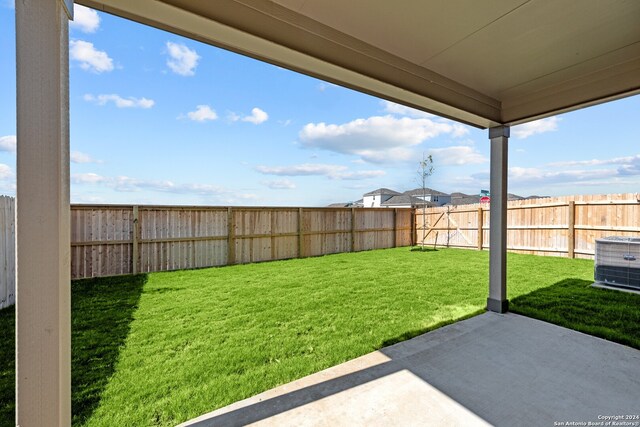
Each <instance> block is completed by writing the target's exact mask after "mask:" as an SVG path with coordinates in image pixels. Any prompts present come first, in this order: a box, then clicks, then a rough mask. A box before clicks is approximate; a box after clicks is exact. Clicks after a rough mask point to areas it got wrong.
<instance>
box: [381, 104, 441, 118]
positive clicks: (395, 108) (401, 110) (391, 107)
mask: <svg viewBox="0 0 640 427" xmlns="http://www.w3.org/2000/svg"><path fill="white" fill-rule="evenodd" d="M382 107H383V108H384V111H385V112H386V113H389V114H395V115H397V116H406V117H413V118H416V119H429V118H432V117H436V116H435V115H433V114H431V113H427V112H424V111H420V110H416V109H415V108H411V107H407V106H406V105H400V104H396V103H395V102H391V101H382Z"/></svg>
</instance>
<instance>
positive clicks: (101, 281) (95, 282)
mask: <svg viewBox="0 0 640 427" xmlns="http://www.w3.org/2000/svg"><path fill="white" fill-rule="evenodd" d="M146 282H147V275H146V274H138V275H134V276H131V275H129V276H116V277H107V278H95V279H83V280H77V281H74V282H73V283H72V286H71V293H72V298H71V359H72V360H71V395H72V414H73V424H74V425H81V424H83V423H84V422H85V421H86V420H88V419H89V418H90V417H91V415H92V413H93V411H94V410H95V409H96V408H97V407H98V405H99V403H100V399H101V398H102V394H103V392H104V390H105V388H106V387H107V384H108V383H109V379H110V378H111V376H112V375H113V373H114V372H115V368H116V363H117V361H118V357H119V355H120V351H121V349H122V348H123V346H124V344H125V340H126V338H127V335H128V334H129V330H130V325H131V322H132V321H133V315H134V313H135V311H136V310H137V308H138V302H139V300H140V295H141V294H142V289H143V287H144V284H145V283H146Z"/></svg>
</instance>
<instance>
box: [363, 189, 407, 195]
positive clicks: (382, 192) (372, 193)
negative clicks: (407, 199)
mask: <svg viewBox="0 0 640 427" xmlns="http://www.w3.org/2000/svg"><path fill="white" fill-rule="evenodd" d="M379 194H380V195H382V194H387V195H389V196H395V195H398V194H401V193H398V192H397V191H393V190H389V189H388V188H378V189H377V190H373V191H370V192H368V193H366V194H364V195H365V196H377V195H379Z"/></svg>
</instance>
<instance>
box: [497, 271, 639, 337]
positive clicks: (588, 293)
mask: <svg viewBox="0 0 640 427" xmlns="http://www.w3.org/2000/svg"><path fill="white" fill-rule="evenodd" d="M592 283H593V280H580V279H565V280H562V281H560V282H558V283H556V284H555V285H553V286H549V287H547V288H543V289H538V290H536V291H533V292H531V293H529V294H526V295H521V296H519V297H517V298H514V299H513V300H511V302H510V307H509V309H510V310H511V311H513V312H514V313H519V314H523V315H525V316H529V317H533V318H535V319H540V320H544V321H546V322H550V323H555V324H556V325H560V326H564V327H566V328H571V329H575V330H576V331H580V332H584V333H587V334H590V335H594V336H597V337H600V338H604V339H607V340H609V341H616V342H619V343H622V344H626V345H628V346H630V347H635V348H637V349H640V296H638V295H634V294H630V293H627V292H619V291H614V290H609V289H599V288H593V287H591V284H592Z"/></svg>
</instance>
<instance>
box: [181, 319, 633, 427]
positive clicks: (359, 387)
mask: <svg viewBox="0 0 640 427" xmlns="http://www.w3.org/2000/svg"><path fill="white" fill-rule="evenodd" d="M620 415H631V416H633V415H640V351H638V350H635V349H632V348H630V347H625V346H623V345H619V344H616V343H612V342H609V341H606V340H602V339H599V338H595V337H592V336H589V335H585V334H582V333H579V332H576V331H572V330H569V329H565V328H562V327H559V326H556V325H552V324H549V323H545V322H541V321H538V320H534V319H530V318H527V317H523V316H519V315H515V314H511V313H508V314H506V315H500V314H496V313H485V314H483V315H480V316H477V317H474V318H471V319H468V320H465V321H462V322H458V323H455V324H453V325H449V326H446V327H443V328H440V329H438V330H436V331H433V332H430V333H427V334H424V335H421V336H419V337H416V338H414V339H412V340H409V341H406V342H402V343H399V344H396V345H393V346H391V347H387V348H384V349H382V350H380V351H377V352H374V353H370V354H368V355H365V356H363V357H360V358H358V359H355V360H352V361H349V362H347V363H344V364H341V365H338V366H335V367H332V368H329V369H327V370H325V371H322V372H318V373H316V374H313V375H310V376H308V377H305V378H302V379H300V380H298V381H294V382H292V383H289V384H285V385H283V386H280V387H277V388H275V389H273V390H269V391H266V392H264V393H261V394H259V395H257V396H254V397H251V398H249V399H245V400H243V401H240V402H236V403H234V404H232V405H230V406H227V407H225V408H221V409H218V410H217V411H214V412H211V413H209V414H206V415H203V416H201V417H198V418H196V419H194V420H191V421H189V422H187V423H184V424H182V425H183V426H198V427H203V426H240V425H248V424H255V425H264V426H272V425H274V426H275V425H277V426H340V425H344V426H359V425H366V426H370V425H373V426H376V425H380V426H382V425H401V426H405V425H406V426H414V425H415V426H418V425H421V426H422V425H435V426H439V425H443V426H445V425H446V426H457V425H460V426H463V425H464V426H475V425H478V426H479V425H497V426H520V425H526V426H554V425H555V426H557V425H588V423H589V422H591V423H599V422H602V425H607V424H606V422H607V421H612V419H611V418H606V417H612V416H620ZM617 421H618V422H622V421H629V424H618V425H630V426H633V425H635V426H638V425H640V420H638V419H635V420H624V419H618V420H617ZM571 423H575V424H571ZM582 423H584V424H582ZM634 423H635V424H634ZM591 425H597V424H591ZM609 425H614V424H609Z"/></svg>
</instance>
